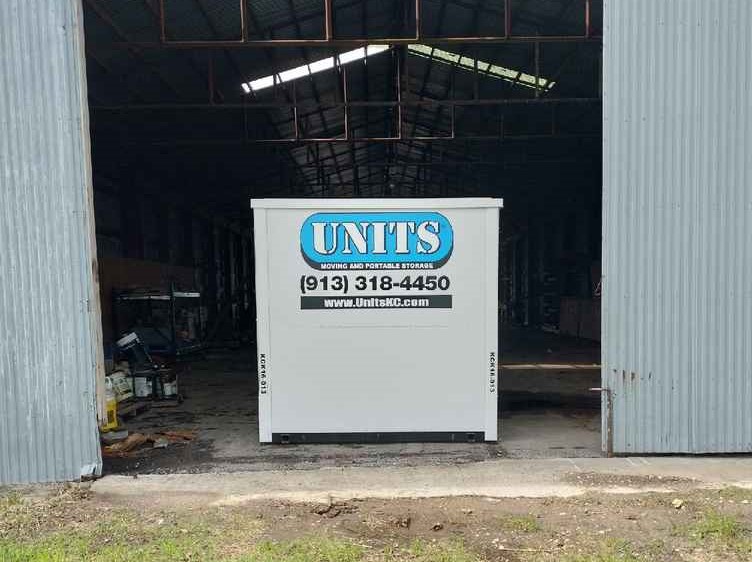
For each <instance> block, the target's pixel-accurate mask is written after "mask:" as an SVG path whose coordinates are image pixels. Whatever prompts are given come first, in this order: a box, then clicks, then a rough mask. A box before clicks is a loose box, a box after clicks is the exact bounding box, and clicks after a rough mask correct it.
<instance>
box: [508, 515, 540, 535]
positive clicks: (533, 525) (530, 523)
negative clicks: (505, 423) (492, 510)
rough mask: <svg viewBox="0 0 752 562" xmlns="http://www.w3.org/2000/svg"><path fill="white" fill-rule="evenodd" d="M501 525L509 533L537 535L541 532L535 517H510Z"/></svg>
mask: <svg viewBox="0 0 752 562" xmlns="http://www.w3.org/2000/svg"><path fill="white" fill-rule="evenodd" d="M501 525H502V527H504V529H506V530H507V531H515V532H517V533H535V532H538V531H540V530H541V526H540V523H538V520H537V519H536V518H535V516H534V515H508V516H506V517H503V518H502V520H501Z"/></svg>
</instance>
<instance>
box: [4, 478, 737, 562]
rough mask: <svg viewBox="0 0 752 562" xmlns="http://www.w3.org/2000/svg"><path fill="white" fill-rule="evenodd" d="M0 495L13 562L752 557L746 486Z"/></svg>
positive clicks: (610, 561) (607, 561)
mask: <svg viewBox="0 0 752 562" xmlns="http://www.w3.org/2000/svg"><path fill="white" fill-rule="evenodd" d="M582 477H583V478H587V475H584V476H582ZM679 489H681V487H679ZM1 494H2V499H0V560H3V561H4V562H5V561H7V560H11V561H14V562H16V561H19V562H20V561H22V560H23V561H42V560H44V561H55V562H67V561H68V560H71V561H73V560H91V561H100V560H101V561H104V560H108V561H116V562H117V561H130V560H134V561H135V560H165V561H166V560H193V561H210V560H211V561H258V562H275V561H278V562H292V561H295V562H298V561H301V562H302V561H303V560H312V561H321V562H355V561H361V560H363V561H403V560H404V561H416V562H455V561H456V562H481V561H516V562H527V561H530V562H532V561H564V562H615V561H626V562H636V561H675V560H676V561H701V562H707V561H716V560H717V561H749V560H752V490H741V489H738V488H726V489H723V490H710V489H707V490H705V489H701V490H690V489H686V490H685V491H683V492H675V493H672V494H641V495H615V494H599V495H595V494H590V495H586V496H581V497H577V498H569V499H563V498H539V499H526V498H516V499H514V498H510V499H493V498H482V497H459V498H433V499H411V500H403V499H400V500H362V501H350V502H343V503H335V504H327V503H325V504H319V505H311V504H299V503H287V502H263V503H260V502H249V503H243V504H241V505H211V504H209V505H207V502H206V501H205V499H202V498H200V497H195V496H184V497H180V498H176V497H174V496H170V497H169V498H165V497H162V496H143V497H137V498H135V499H134V498H127V499H124V498H115V497H102V496H99V495H97V496H94V495H93V494H92V493H91V492H90V491H89V490H88V488H87V487H86V486H85V485H83V486H68V487H48V488H42V489H40V488H35V489H31V490H14V491H7V490H6V491H4V492H1Z"/></svg>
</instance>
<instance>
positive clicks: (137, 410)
mask: <svg viewBox="0 0 752 562" xmlns="http://www.w3.org/2000/svg"><path fill="white" fill-rule="evenodd" d="M149 408H151V402H148V401H146V400H133V399H128V400H124V401H122V402H120V403H119V404H118V405H117V415H118V417H120V418H122V419H129V418H133V417H135V416H137V415H139V414H142V413H144V412H145V411H146V410H148V409H149Z"/></svg>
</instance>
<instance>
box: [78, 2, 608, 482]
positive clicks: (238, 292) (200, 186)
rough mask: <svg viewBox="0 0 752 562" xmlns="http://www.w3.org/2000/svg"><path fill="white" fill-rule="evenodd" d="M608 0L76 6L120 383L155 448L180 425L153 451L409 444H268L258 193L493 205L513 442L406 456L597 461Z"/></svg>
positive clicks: (298, 453) (110, 340) (344, 454)
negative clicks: (499, 205) (260, 408)
mask: <svg viewBox="0 0 752 562" xmlns="http://www.w3.org/2000/svg"><path fill="white" fill-rule="evenodd" d="M602 4H603V3H602V0H574V1H573V0H554V1H546V2H543V1H539V0H531V1H518V0H505V1H504V2H496V3H488V2H465V1H456V0H445V1H436V2H435V1H433V0H393V1H390V2H387V3H386V4H385V5H383V6H381V5H380V6H379V7H378V9H377V8H375V7H374V5H373V3H369V2H367V1H366V0H362V1H357V0H356V1H352V2H340V1H339V0H336V1H335V0H320V1H315V2H309V3H306V4H305V5H304V6H299V5H297V4H295V5H293V4H292V3H291V4H290V5H289V6H288V5H285V6H282V7H276V8H275V9H273V10H271V9H269V8H267V7H264V6H261V5H258V4H257V3H253V2H248V1H244V0H212V1H211V2H207V1H205V0H197V1H195V2H177V1H173V0H166V1H164V2H157V1H152V0H143V1H141V2H132V1H131V0H115V1H110V2H106V3H105V2H102V1H101V0H83V6H84V17H85V32H86V39H87V77H88V92H89V109H90V116H91V136H92V162H93V172H94V189H95V193H94V197H95V207H96V234H97V249H98V256H99V262H100V289H101V299H102V304H103V318H102V328H103V333H104V339H105V351H106V353H105V357H106V359H107V367H108V369H109V372H110V374H112V373H115V372H116V371H119V370H120V369H118V362H119V361H123V360H126V361H129V364H128V365H125V364H121V366H122V367H123V368H125V367H128V368H129V369H130V370H131V373H130V374H127V373H126V375H125V377H123V376H120V375H118V377H116V378H119V380H114V379H113V380H111V384H116V385H121V386H122V390H123V391H124V392H125V393H126V394H127V393H128V385H127V383H128V382H130V383H131V384H130V392H131V393H132V395H131V396H128V398H127V400H132V402H127V403H126V404H125V405H123V406H122V407H121V409H120V414H122V416H121V417H123V418H124V421H126V423H127V424H128V427H129V429H130V430H131V431H132V432H135V433H141V434H143V435H146V437H147V443H151V444H154V443H155V442H156V441H157V440H158V441H159V443H160V445H161V444H163V443H164V440H160V438H159V435H163V436H164V434H163V432H170V431H173V432H174V431H177V432H183V434H184V435H185V436H186V439H184V440H183V442H181V441H179V437H175V436H173V437H172V438H171V439H172V441H171V440H170V438H169V435H168V438H167V441H168V442H169V444H168V447H167V448H166V451H168V453H164V451H163V450H162V449H159V448H158V449H155V453H153V456H154V458H155V459H158V458H159V455H160V454H164V455H165V456H166V457H171V456H172V455H173V453H170V451H175V453H174V455H175V457H174V458H176V459H178V460H179V463H178V464H180V463H186V462H188V463H189V464H190V463H191V462H194V463H197V464H201V463H204V462H215V463H222V462H225V461H227V460H228V459H232V460H233V462H235V463H236V464H238V465H247V466H270V465H274V463H275V462H278V461H279V462H283V463H287V462H298V460H300V459H304V461H301V462H313V461H314V460H315V461H316V462H320V461H321V459H322V458H328V459H331V462H346V461H342V459H343V458H347V459H350V458H352V459H360V458H362V459H378V458H383V455H386V456H389V455H391V454H393V455H394V457H395V458H396V457H399V456H400V455H401V454H402V453H403V452H404V449H401V448H399V447H396V448H391V447H392V446H385V448H384V449H373V450H371V449H367V448H366V449H352V448H350V449H347V448H335V449H332V450H328V449H306V448H298V449H293V448H291V449H290V450H289V451H287V450H286V451H284V452H281V451H280V450H279V448H276V447H275V448H269V449H263V448H260V447H259V446H258V441H257V440H258V431H257V424H258V417H257V415H258V412H257V405H256V401H257V394H258V390H257V389H258V381H257V378H256V377H257V374H256V348H255V345H256V330H255V323H256V311H255V302H256V301H255V273H256V272H255V269H254V268H255V265H254V256H253V228H254V225H253V222H252V218H251V213H250V208H249V201H250V199H251V198H271V197H275V198H278V197H283V198H285V197H295V198H301V197H311V198H322V197H323V198H402V197H410V198H437V197H495V198H503V199H504V201H505V208H504V210H503V213H502V217H501V224H502V227H501V233H500V247H501V258H500V262H501V263H500V279H499V287H500V294H499V299H498V309H499V314H500V320H499V323H500V331H501V348H500V349H501V362H502V363H501V371H500V383H501V388H500V390H501V393H500V412H501V416H502V417H501V420H500V423H501V433H500V435H501V441H500V443H499V445H498V446H491V447H489V448H483V447H478V446H475V447H471V448H468V449H464V448H462V447H460V446H459V445H446V444H433V445H430V446H423V445H420V446H418V445H416V446H414V447H413V449H409V448H408V450H414V451H415V452H416V454H419V455H425V456H429V457H431V458H446V459H450V460H452V459H454V460H457V459H458V458H461V457H463V456H464V457H467V458H481V457H484V456H488V455H494V456H495V455H497V454H512V455H514V454H520V455H525V454H536V455H561V454H585V453H587V454H590V453H591V452H593V451H595V452H597V450H598V448H599V446H598V441H599V439H600V437H599V427H600V426H599V421H598V419H599V418H598V416H599V405H600V397H599V395H598V394H597V393H593V392H590V391H589V389H590V388H593V387H597V386H600V383H599V362H600V351H599V343H598V340H599V337H600V336H599V325H600V324H599V314H600V307H599V297H598V285H599V278H600V251H601V250H600V238H601V223H600V213H601V137H602V134H601V88H600V83H601V66H600V61H601V38H600V36H601V20H602ZM129 334H135V336H136V337H137V339H138V342H137V343H134V340H133V339H132V337H131V338H130V339H127V340H122V338H123V337H124V336H128V335H129ZM119 340H122V341H121V344H120V345H119V344H118V341H119ZM134 358H138V361H140V363H139V364H138V365H134V364H133V361H134ZM134 370H139V373H138V376H135V375H134V373H133V371H134ZM144 371H146V372H144ZM175 375H176V376H175ZM134 379H138V380H137V381H136V380H134ZM176 380H177V382H176V383H175V381H176ZM173 383H175V384H173ZM165 389H166V390H165ZM142 402H148V404H149V409H148V411H143V410H142V409H141V405H140V404H142ZM133 403H137V404H139V405H138V406H133ZM130 408H132V410H129V409H130ZM125 418H127V420H126V419H125ZM128 420H130V421H128ZM160 432H162V433H160ZM185 432H187V433H185ZM583 432H587V433H583ZM557 435H558V436H559V437H556V438H555V439H554V440H553V441H551V440H550V438H551V437H552V436H557ZM155 436H156V437H155ZM585 437H586V438H585ZM464 446H467V445H463V447H464ZM457 447H459V448H457ZM139 450H141V449H139ZM182 450H185V451H191V452H190V455H189V454H188V453H185V454H183V453H180V451H182ZM160 451H161V453H160ZM531 451H532V452H531ZM536 451H537V452H536ZM593 454H595V453H593ZM380 455H381V456H380ZM149 458H151V457H149ZM116 459H117V460H115V461H110V462H111V463H112V466H115V465H116V464H118V463H120V466H121V468H122V466H126V467H132V466H134V463H139V466H141V467H144V466H151V465H150V464H149V463H150V462H151V461H148V460H144V459H146V457H144V459H142V458H141V457H138V456H135V457H132V456H129V455H124V456H123V457H117V458H116ZM134 459H135V460H134ZM191 459H193V460H191ZM280 459H281V460H280ZM296 459H297V460H296ZM154 462H155V463H156V464H155V465H154V466H155V467H156V466H158V465H159V461H158V460H155V461H154ZM228 462H229V461H228ZM202 466H203V464H202Z"/></svg>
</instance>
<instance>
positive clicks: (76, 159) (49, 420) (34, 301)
mask: <svg viewBox="0 0 752 562" xmlns="http://www.w3.org/2000/svg"><path fill="white" fill-rule="evenodd" d="M81 16H82V14H81V6H80V0H35V1H33V2H30V1H29V0H2V1H0V483H20V482H43V481H53V480H73V479H77V478H79V477H81V476H82V475H86V474H91V473H92V472H95V471H99V470H101V458H100V452H99V442H98V435H97V422H96V402H97V396H96V391H95V387H96V385H95V373H96V372H97V369H98V368H101V353H102V352H101V335H100V328H99V317H98V315H99V301H98V298H97V293H96V291H95V290H94V288H95V283H96V279H95V278H94V272H95V271H96V267H95V265H96V256H95V250H94V249H93V224H92V221H93V206H92V201H91V196H92V192H91V171H90V168H91V167H90V162H89V123H88V108H87V105H86V103H87V101H86V80H85V62H84V45H83V30H82V28H81V22H82V18H81Z"/></svg>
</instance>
